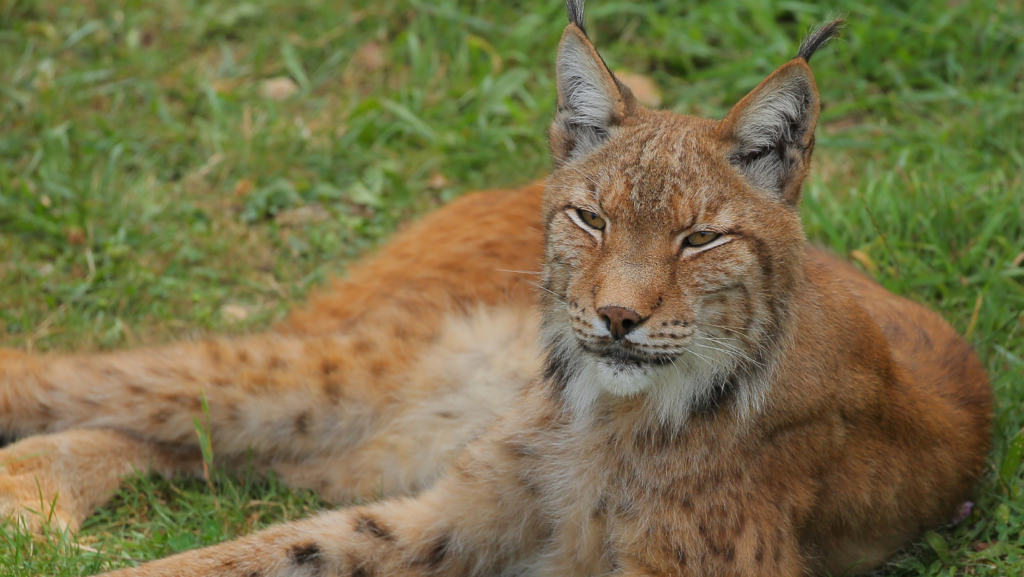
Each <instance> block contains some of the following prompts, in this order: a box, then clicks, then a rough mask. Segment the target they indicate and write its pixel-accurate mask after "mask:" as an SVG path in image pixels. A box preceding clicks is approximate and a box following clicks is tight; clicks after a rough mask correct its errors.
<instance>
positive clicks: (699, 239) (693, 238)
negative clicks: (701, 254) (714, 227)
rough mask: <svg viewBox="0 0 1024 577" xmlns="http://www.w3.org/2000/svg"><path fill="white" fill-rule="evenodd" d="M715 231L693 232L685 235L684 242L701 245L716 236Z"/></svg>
mask: <svg viewBox="0 0 1024 577" xmlns="http://www.w3.org/2000/svg"><path fill="white" fill-rule="evenodd" d="M718 236H719V235H718V233H717V232H695V233H693V234H691V235H690V236H688V237H686V244H688V245H690V246H701V245H704V244H707V243H709V242H711V241H713V240H715V239H716V238H718Z"/></svg>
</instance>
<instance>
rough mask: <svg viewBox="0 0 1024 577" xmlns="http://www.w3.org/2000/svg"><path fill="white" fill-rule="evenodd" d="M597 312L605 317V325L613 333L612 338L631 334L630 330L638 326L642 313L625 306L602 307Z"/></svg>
mask: <svg viewBox="0 0 1024 577" xmlns="http://www.w3.org/2000/svg"><path fill="white" fill-rule="evenodd" d="M597 314H598V315H600V317H601V318H602V319H604V324H605V326H607V327H608V330H609V331H610V332H611V333H612V338H614V339H615V340H620V339H622V337H624V336H626V335H628V334H629V331H631V330H633V329H634V328H636V326H637V325H638V324H640V321H642V320H643V319H641V318H640V315H638V314H636V313H635V312H633V311H631V310H629V309H627V308H625V307H601V308H599V309H597Z"/></svg>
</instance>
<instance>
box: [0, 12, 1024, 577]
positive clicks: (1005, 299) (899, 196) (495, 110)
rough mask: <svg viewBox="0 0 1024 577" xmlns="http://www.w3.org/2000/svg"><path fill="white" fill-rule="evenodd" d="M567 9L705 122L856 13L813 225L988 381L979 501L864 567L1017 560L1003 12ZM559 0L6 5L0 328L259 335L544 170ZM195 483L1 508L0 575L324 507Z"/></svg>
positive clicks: (45, 345) (1017, 399)
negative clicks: (988, 443)
mask: <svg viewBox="0 0 1024 577" xmlns="http://www.w3.org/2000/svg"><path fill="white" fill-rule="evenodd" d="M588 8H589V12H590V17H589V25H590V30H591V35H592V37H593V39H594V40H595V42H596V44H597V45H598V47H599V48H600V49H601V50H602V51H603V53H604V55H605V57H606V59H607V60H608V62H609V64H610V65H611V66H612V67H613V68H614V69H616V70H623V71H628V72H630V73H632V74H637V75H641V77H642V78H643V79H645V80H647V81H649V82H651V83H652V86H651V87H650V88H653V89H660V97H661V102H662V107H664V108H668V109H672V110H676V111H678V112H684V113H689V114H698V115H705V116H714V117H718V116H721V115H722V114H723V113H724V111H725V110H727V109H728V106H729V105H730V104H732V103H733V102H735V101H736V100H737V99H738V98H740V97H741V96H742V95H743V94H744V93H745V92H746V91H747V90H749V89H750V88H752V87H753V86H754V85H755V84H756V83H757V82H758V81H759V80H760V79H761V78H762V77H764V76H765V75H767V74H768V73H769V72H771V71H772V70H773V69H774V68H775V67H777V66H778V65H780V64H782V63H783V62H785V61H786V60H788V59H789V58H791V57H792V56H793V55H795V53H796V45H797V41H798V39H799V37H800V36H801V35H802V34H803V33H804V32H806V30H807V29H808V28H809V27H810V26H811V25H812V24H814V23H816V22H820V21H822V20H824V19H826V18H828V17H830V16H832V15H834V14H836V13H845V14H846V15H847V17H848V18H849V20H850V26H849V28H848V29H847V32H846V34H845V37H844V39H843V40H842V41H839V42H836V43H835V44H833V45H830V46H829V47H828V48H826V49H824V50H822V51H821V52H820V53H818V55H816V56H815V58H814V61H813V62H812V65H813V68H814V69H815V71H816V74H817V78H818V84H819V87H820V89H821V93H822V101H823V103H824V106H825V108H824V111H823V115H822V122H821V124H820V127H819V131H818V145H817V152H816V161H815V167H814V170H813V172H812V176H811V178H810V181H809V182H808V185H807V187H806V189H805V201H804V205H803V214H804V221H805V223H806V225H807V232H808V236H809V237H810V238H811V239H812V240H813V241H814V242H818V243H820V244H823V245H825V246H828V247H830V248H831V249H832V250H834V251H836V252H838V253H841V254H844V255H847V256H849V257H850V258H852V259H853V260H855V261H857V262H859V263H860V266H862V267H864V268H865V269H866V270H867V271H868V272H869V273H871V274H872V275H873V276H875V278H877V279H879V280H880V281H881V282H882V283H883V284H885V285H886V286H887V287H889V288H890V289H891V290H893V291H895V292H897V293H899V294H902V295H906V296H909V297H910V298H912V299H914V300H917V301H920V302H924V303H927V304H928V305H929V306H931V307H933V308H935V309H936V310H938V311H939V312H940V313H941V314H942V315H943V316H944V317H945V318H946V319H948V320H949V321H950V322H951V323H952V324H953V325H954V326H955V327H956V328H957V329H958V330H959V331H961V332H962V333H964V334H966V335H967V337H968V338H969V339H970V340H971V342H972V343H973V344H974V345H975V346H976V347H977V349H978V351H979V353H980V355H981V356H982V358H983V359H984V361H985V363H986V364H987V366H988V368H989V370H990V374H991V376H992V381H993V386H994V388H995V390H996V394H997V397H998V400H999V402H998V407H997V410H996V433H995V448H994V450H993V451H992V454H991V455H990V463H991V467H990V470H989V473H988V474H987V476H986V478H985V480H984V482H983V483H982V485H981V486H980V487H979V488H978V490H977V494H976V498H975V506H974V510H973V512H972V513H971V514H970V516H969V517H968V518H967V519H966V520H965V521H964V522H962V523H961V524H959V525H958V526H956V527H953V528H945V529H942V530H939V531H938V532H932V533H928V534H927V535H925V537H924V538H923V539H921V540H920V542H919V544H917V545H915V546H913V547H911V548H909V549H908V550H907V551H905V552H904V553H903V554H902V555H901V556H900V557H899V558H898V559H897V560H896V561H895V562H894V563H892V564H891V565H890V566H889V567H888V568H887V569H886V571H885V574H887V575H901V576H903V575H954V574H956V575H965V574H966V575H1014V574H1024V556H1022V554H1024V530H1022V527H1024V486H1022V476H1021V473H1022V467H1021V465H1022V457H1024V436H1022V435H1021V427H1022V424H1024V406H1022V404H1024V262H1022V261H1024V183H1022V174H1024V98H1022V94H1021V90H1022V86H1024V72H1022V71H1024V7H1022V6H1021V5H1020V3H1017V2H1007V1H1004V0H977V1H966V0H964V1H954V0H949V1H948V2H936V1H935V0H900V1H895V0H894V1H890V2H880V1H878V0H838V1H836V2H834V6H832V7H830V8H829V9H828V10H826V9H825V8H824V7H820V6H819V5H817V4H816V3H801V2H769V1H768V0H722V1H716V2H709V1H705V2H698V1H695V0H678V1H676V2H668V1H661V2H650V3H643V4H640V3H636V4H633V3H626V2H618V1H612V0H592V1H591V2H589V6H588ZM563 11H564V8H563V6H562V4H561V2H560V1H559V0H550V1H546V2H530V3H512V2H488V3H484V2H469V1H464V2H454V1H452V0H436V1H430V2H425V1H422V0H401V1H399V0H349V1H344V2H324V1H319V0H304V1H301V2H285V1H283V0H282V1H277V2H271V1H254V2H236V1H226V0H216V1H211V2H200V1H198V0H174V1H166V2H143V1H140V0H122V1H112V0H93V1H89V2H61V1H59V0H35V1H32V0H0V295H2V297H0V299H2V300H0V347H15V348H22V349H31V350H34V351H45V350H57V351H60V350H72V349H75V350H102V349H109V348H120V347H130V346H137V345H139V344H143V343H158V342H167V341H171V340H175V339H183V338H192V337H195V336H197V335H201V334H206V333H210V332H230V333H244V332H251V331H256V330H259V329H261V328H263V327H265V326H267V325H269V324H271V323H272V322H273V321H275V320H276V319H279V318H280V317H281V316H282V315H284V314H285V312H286V311H287V310H288V308H289V307H291V306H293V305H294V304H295V303H296V302H299V301H301V299H302V298H303V296H304V295H306V294H307V293H308V291H310V290H312V289H313V288H315V287H317V286H319V285H321V284H323V282H324V280H325V279H326V278H327V277H328V276H329V275H331V274H343V273H344V270H345V265H346V263H347V262H350V261H351V260H352V259H353V258H354V257H355V256H357V255H358V254H360V253H362V252H364V251H366V250H368V249H370V248H372V247H373V246H374V245H375V244H377V243H379V242H381V241H383V240H385V239H386V238H387V236H388V234H389V233H390V232H392V231H393V230H394V229H395V228H396V227H399V226H401V223H402V222H404V221H406V220H408V219H409V218H413V217H414V216H415V215H417V214H421V213H422V212H424V211H426V210H429V209H431V208H432V207H435V206H438V205H440V204H442V203H443V202H444V201H446V200H449V199H451V198H454V197H456V196H458V195H459V194H461V193H463V192H465V191H469V190H473V189H480V188H488V187H497V186H511V185H518V184H523V183H525V182H528V181H529V180H531V179H533V178H538V177H541V176H542V175H543V174H544V173H545V170H546V169H547V167H548V166H549V162H550V161H549V157H548V155H547V151H546V148H545V136H544V131H545V128H546V123H547V122H548V121H549V120H550V118H551V116H552V113H553V102H554V87H553V84H552V81H551V77H552V62H553V58H554V49H555V45H556V43H557V40H558V36H559V34H560V32H561V29H562V27H563V26H564V23H565V16H564V12H563ZM648 96H651V97H654V96H659V95H657V94H648ZM214 465H216V456H214ZM212 481H213V482H212V483H211V484H209V485H208V484H207V483H205V482H202V481H199V482H194V481H165V480H161V479H155V478H147V477H141V478H139V479H137V480H134V481H132V482H130V483H128V484H127V485H126V487H125V488H124V489H123V490H122V491H121V492H120V494H119V495H118V497H117V498H116V499H115V500H114V502H113V503H111V504H110V505H109V506H108V507H106V508H104V509H103V510H102V511H100V512H99V513H98V514H97V515H95V516H93V517H92V518H90V520H89V521H88V522H87V523H86V524H85V526H84V527H83V529H82V531H81V532H80V533H79V534H78V535H77V536H69V535H63V536H61V535H52V536H50V538H49V539H38V538H32V537H29V536H27V535H24V534H22V533H20V532H19V531H18V530H16V529H15V528H14V527H11V526H8V525H0V575H38V574H48V575H57V576H65V575H78V574H86V573H91V572H95V571H99V570H101V569H106V568H112V567H117V566H124V565H128V564H131V563H134V562H136V561H138V560H144V559H152V558H155V557H161V556H164V555H167V554H169V553H172V552H174V551H180V550H182V549H186V548H191V547H196V546H200V545H207V544H211V543H214V542H218V541H221V540H224V539H230V538H232V537H234V536H237V535H239V534H242V533H245V532H248V531H252V530H253V529H255V528H258V527H262V526H265V525H266V524H268V523H272V522H277V521H280V520H282V519H292V518H297V517H301V516H303V515H306V514H308V513H309V512H311V511H314V510H316V509H318V508H321V507H323V506H324V504H323V503H321V502H319V501H317V499H316V498H315V497H314V496H312V495H310V494H303V493H292V492H290V491H288V490H287V489H285V488H282V487H280V486H279V485H277V484H275V483H274V481H273V479H271V480H269V481H268V480H259V479H255V478H243V479H240V480H239V479H233V480H232V479H226V478H224V477H223V475H221V474H219V473H217V472H216V471H215V472H214V473H213V478H212Z"/></svg>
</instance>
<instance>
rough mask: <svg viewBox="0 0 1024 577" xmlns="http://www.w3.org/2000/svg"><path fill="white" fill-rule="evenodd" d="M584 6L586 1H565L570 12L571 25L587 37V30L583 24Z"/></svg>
mask: <svg viewBox="0 0 1024 577" xmlns="http://www.w3.org/2000/svg"><path fill="white" fill-rule="evenodd" d="M583 4H584V0H565V8H566V10H568V12H569V23H570V24H574V25H575V26H576V27H577V28H579V29H580V32H582V33H583V34H584V35H586V34H587V28H586V26H585V25H584V23H583Z"/></svg>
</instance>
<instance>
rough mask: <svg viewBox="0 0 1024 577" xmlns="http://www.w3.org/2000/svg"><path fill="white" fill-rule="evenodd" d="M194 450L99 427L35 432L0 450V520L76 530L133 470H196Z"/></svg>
mask: <svg viewBox="0 0 1024 577" xmlns="http://www.w3.org/2000/svg"><path fill="white" fill-rule="evenodd" d="M200 464H201V460H200V458H199V454H198V452H191V451H185V452H181V451H176V450H173V449H171V448H168V447H161V446H158V445H156V444H155V443H149V442H146V441H142V440H139V439H135V438H132V437H129V436H127V435H125V434H124V433H121V432H118V431H111V430H102V429H92V430H90V429H83V430H70V431H62V432H60V433H54V434H50V435H35V436H31V437H28V438H26V439H23V440H21V441H18V442H16V443H13V444H11V445H9V446H7V447H4V448H3V449H0V519H4V518H5V519H8V520H9V521H14V522H17V523H20V524H21V525H23V526H24V527H26V528H27V529H28V530H29V531H32V532H34V533H40V532H42V531H43V528H44V527H47V526H48V527H51V528H53V529H57V530H64V529H70V530H72V531H74V530H77V529H78V526H79V525H80V524H81V522H82V521H83V520H84V519H85V517H86V516H88V515H89V514H90V513H91V512H92V511H93V509H95V508H96V507H98V506H100V505H102V504H104V503H106V502H107V500H108V499H109V498H110V496H111V495H113V493H114V491H116V490H117V488H118V487H119V486H120V484H121V480H122V479H123V478H124V477H125V476H127V475H131V474H133V473H134V472H136V471H141V472H146V471H151V470H152V471H156V472H159V473H162V474H170V473H172V472H183V471H188V470H192V471H193V472H195V473H198V472H199V470H200Z"/></svg>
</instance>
